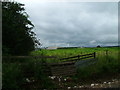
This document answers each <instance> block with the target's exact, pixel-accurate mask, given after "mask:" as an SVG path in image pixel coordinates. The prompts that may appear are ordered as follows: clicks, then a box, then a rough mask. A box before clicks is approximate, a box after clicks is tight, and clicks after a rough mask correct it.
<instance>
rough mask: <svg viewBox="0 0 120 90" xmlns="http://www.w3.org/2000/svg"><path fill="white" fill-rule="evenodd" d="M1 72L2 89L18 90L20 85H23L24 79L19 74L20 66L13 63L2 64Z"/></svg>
mask: <svg viewBox="0 0 120 90" xmlns="http://www.w3.org/2000/svg"><path fill="white" fill-rule="evenodd" d="M2 71H3V75H2V77H3V78H2V88H3V89H6V90H7V89H16V90H20V87H21V86H22V83H24V78H23V75H22V74H21V70H20V66H19V65H17V64H15V63H7V64H6V63H4V64H3V70H2Z"/></svg>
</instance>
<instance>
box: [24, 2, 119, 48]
mask: <svg viewBox="0 0 120 90" xmlns="http://www.w3.org/2000/svg"><path fill="white" fill-rule="evenodd" d="M25 3H26V11H27V12H28V14H29V16H30V20H31V21H32V22H33V24H34V25H35V29H34V31H35V32H36V34H37V37H38V38H40V39H41V42H42V43H43V46H55V45H56V46H69V45H70V46H96V45H98V44H100V45H117V40H118V39H117V37H118V12H117V10H118V8H117V7H118V6H117V5H118V4H117V3H105V2H103V3H98V2H96V3H89V2H86V3H80V2H79V3H73V2H70V3H68V2H66V3H54V2H50V3H39V2H37V3H34V4H32V3H30V4H29V3H27V2H25Z"/></svg>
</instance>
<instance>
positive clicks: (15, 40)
mask: <svg viewBox="0 0 120 90" xmlns="http://www.w3.org/2000/svg"><path fill="white" fill-rule="evenodd" d="M33 28H34V25H33V24H32V23H31V21H30V20H29V16H28V14H27V13H26V12H25V9H24V4H21V3H17V2H2V52H3V55H5V54H10V55H28V54H29V52H30V51H32V50H34V49H35V46H37V45H40V43H39V41H38V40H37V39H36V37H35V35H36V34H35V33H34V32H33V31H32V29H33Z"/></svg>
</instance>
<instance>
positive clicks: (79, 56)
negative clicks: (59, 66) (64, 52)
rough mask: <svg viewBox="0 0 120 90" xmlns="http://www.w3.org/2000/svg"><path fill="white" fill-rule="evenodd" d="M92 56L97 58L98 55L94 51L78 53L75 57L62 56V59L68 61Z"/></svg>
mask: <svg viewBox="0 0 120 90" xmlns="http://www.w3.org/2000/svg"><path fill="white" fill-rule="evenodd" d="M90 57H93V58H95V57H96V53H95V52H94V53H91V54H84V55H77V56H73V57H67V58H62V59H60V60H61V61H65V62H67V61H77V60H82V59H86V58H90Z"/></svg>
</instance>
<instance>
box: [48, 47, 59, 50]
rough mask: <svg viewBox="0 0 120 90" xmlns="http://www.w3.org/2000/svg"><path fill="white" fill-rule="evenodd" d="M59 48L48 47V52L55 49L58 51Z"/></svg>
mask: <svg viewBox="0 0 120 90" xmlns="http://www.w3.org/2000/svg"><path fill="white" fill-rule="evenodd" d="M57 48H58V47H47V48H46V49H48V50H55V49H57Z"/></svg>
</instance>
